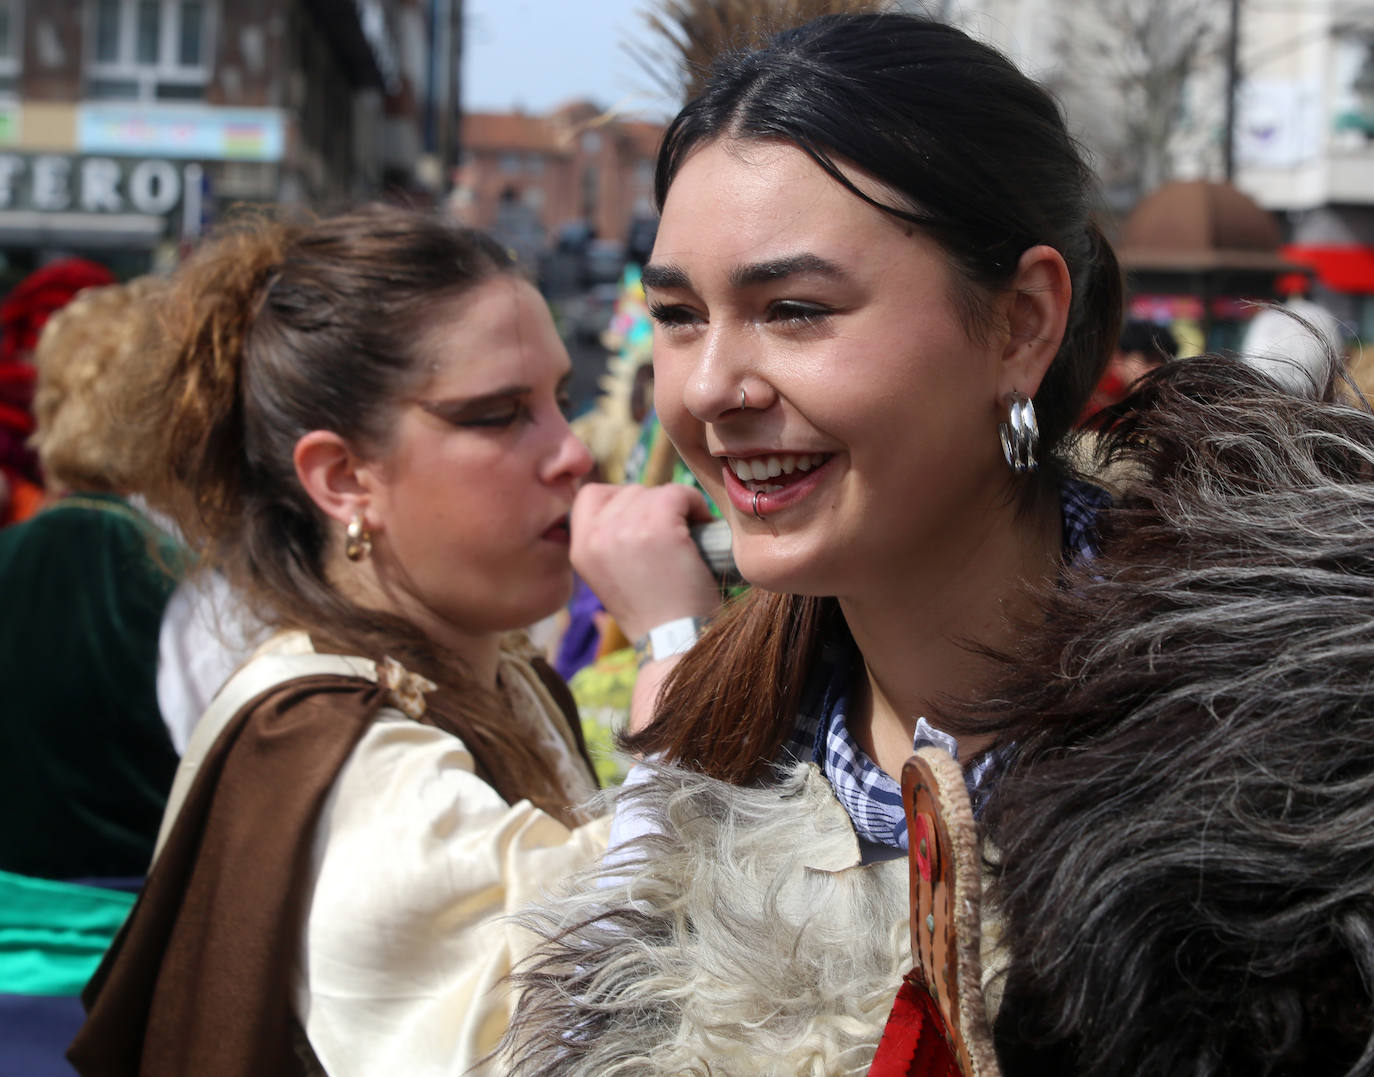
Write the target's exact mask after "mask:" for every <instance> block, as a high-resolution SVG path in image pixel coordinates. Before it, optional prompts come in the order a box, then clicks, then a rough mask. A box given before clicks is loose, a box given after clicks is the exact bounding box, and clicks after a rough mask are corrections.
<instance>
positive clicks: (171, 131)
mask: <svg viewBox="0 0 1374 1077" xmlns="http://www.w3.org/2000/svg"><path fill="white" fill-rule="evenodd" d="M76 144H77V149H79V150H80V151H81V152H83V153H91V154H96V153H104V154H115V155H119V156H124V157H129V156H140V157H141V156H157V157H181V158H195V159H196V160H201V161H280V160H281V159H282V156H283V154H284V153H285V149H286V124H285V121H284V119H283V116H282V113H281V112H280V111H278V110H277V109H270V108H216V107H214V106H211V105H195V106H185V105H119V104H83V105H81V106H80V107H79V108H78V109H77V117H76Z"/></svg>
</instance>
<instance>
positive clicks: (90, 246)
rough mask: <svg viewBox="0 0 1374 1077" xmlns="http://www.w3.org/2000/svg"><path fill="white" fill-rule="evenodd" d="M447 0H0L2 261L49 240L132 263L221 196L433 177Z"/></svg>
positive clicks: (186, 231) (46, 247)
mask: <svg viewBox="0 0 1374 1077" xmlns="http://www.w3.org/2000/svg"><path fill="white" fill-rule="evenodd" d="M440 8H442V11H441V12H440V11H438V9H440ZM436 12H438V13H439V14H440V15H441V16H442V19H436V17H435V16H436ZM459 16H460V8H459V6H458V3H457V0H447V2H444V3H442V4H441V3H438V2H437V0H385V2H384V0H59V2H56V3H44V2H43V0H0V252H2V253H3V254H4V256H5V259H6V261H7V275H8V276H10V277H13V276H15V275H17V274H18V273H20V272H22V271H25V270H27V269H29V268H32V267H33V266H34V265H36V264H38V263H40V262H42V261H44V260H46V259H47V258H49V257H52V256H54V255H56V254H82V255H87V256H90V257H93V258H96V259H98V260H101V261H103V262H105V263H106V264H109V265H111V266H112V267H113V268H115V269H116V271H117V272H119V273H121V274H122V275H128V274H130V273H135V272H142V271H145V270H147V269H148V268H150V267H152V266H154V265H156V264H158V263H161V262H166V261H168V260H172V259H175V257H176V255H177V253H178V252H179V251H181V250H184V249H185V247H186V246H187V245H188V244H189V243H191V242H193V241H194V240H195V238H196V237H198V236H199V235H200V234H201V232H202V231H203V229H204V228H205V227H206V225H207V224H208V223H209V222H210V221H211V220H213V219H214V218H215V217H216V216H217V215H219V214H220V213H221V212H223V211H224V210H225V209H226V208H227V207H229V206H230V205H233V204H235V203H241V202H260V201H271V202H284V203H288V204H292V203H295V204H309V205H312V206H326V207H327V206H329V205H332V204H341V203H345V202H352V201H356V200H359V199H363V198H367V197H371V196H375V195H377V194H380V193H381V192H383V191H384V190H386V189H388V188H396V187H400V188H405V189H414V190H422V189H424V188H426V187H429V188H431V189H435V188H437V186H438V181H439V178H440V176H441V175H442V171H443V170H442V167H441V165H440V164H439V163H438V162H436V161H434V160H433V159H432V158H433V156H434V153H435V149H436V147H437V146H439V145H440V144H441V143H442V141H443V140H442V133H441V132H437V131H436V129H435V120H436V118H441V116H442V113H441V111H440V107H439V100H438V99H439V98H440V97H441V96H442V93H443V91H444V90H445V89H446V88H447V87H449V86H451V85H453V84H455V83H456V79H444V80H439V79H436V77H435V66H436V65H435V63H434V55H435V53H436V51H438V50H439V49H440V48H441V47H446V46H447V45H448V43H449V40H450V38H449V34H448V27H447V25H446V24H445V23H444V22H443V21H442V20H443V19H448V18H458V17H459ZM451 106H452V103H451V102H448V103H447V107H448V109H449V111H450V112H451V110H452V107H451ZM450 141H451V137H450Z"/></svg>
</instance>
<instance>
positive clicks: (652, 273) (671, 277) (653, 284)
mask: <svg viewBox="0 0 1374 1077" xmlns="http://www.w3.org/2000/svg"><path fill="white" fill-rule="evenodd" d="M639 280H640V283H641V284H643V285H644V287H646V288H690V287H691V286H692V282H691V279H690V278H689V277H688V276H687V272H686V270H684V269H682V268H680V267H679V266H675V265H670V264H666V263H665V264H663V265H660V264H658V263H657V262H650V263H649V264H648V265H646V266H645V267H644V268H643V269H642V270H641V271H640V274H639Z"/></svg>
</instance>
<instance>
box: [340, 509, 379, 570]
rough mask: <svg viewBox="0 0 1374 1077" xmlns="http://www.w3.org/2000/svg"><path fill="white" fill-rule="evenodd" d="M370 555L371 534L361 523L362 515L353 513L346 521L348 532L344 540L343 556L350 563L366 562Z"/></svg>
mask: <svg viewBox="0 0 1374 1077" xmlns="http://www.w3.org/2000/svg"><path fill="white" fill-rule="evenodd" d="M371 553H372V532H371V531H369V530H368V529H367V524H365V523H363V514H362V513H361V512H355V513H354V514H353V519H351V520H349V521H348V531H347V533H346V538H345V540H344V556H345V557H347V558H348V559H349V560H350V561H366V560H367V558H368V556H369V555H370V554H371Z"/></svg>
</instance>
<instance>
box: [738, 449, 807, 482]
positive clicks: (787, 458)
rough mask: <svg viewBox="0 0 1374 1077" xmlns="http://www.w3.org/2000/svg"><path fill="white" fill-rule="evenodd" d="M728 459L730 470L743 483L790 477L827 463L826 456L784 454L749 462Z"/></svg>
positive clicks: (757, 458)
mask: <svg viewBox="0 0 1374 1077" xmlns="http://www.w3.org/2000/svg"><path fill="white" fill-rule="evenodd" d="M727 459H728V461H729V464H730V469H731V470H732V471H734V473H735V475H736V476H737V477H738V478H739V480H740V481H741V482H751V481H752V482H760V481H762V480H764V479H772V478H776V477H777V476H779V475H790V474H792V473H793V472H794V471H810V470H811V469H812V468H813V467H820V466H821V464H823V463H824V462H825V454H824V453H805V454H796V453H782V454H780V455H776V456H753V457H750V458H749V459H748V460H741V459H740V458H739V457H736V456H731V457H728V458H727Z"/></svg>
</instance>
